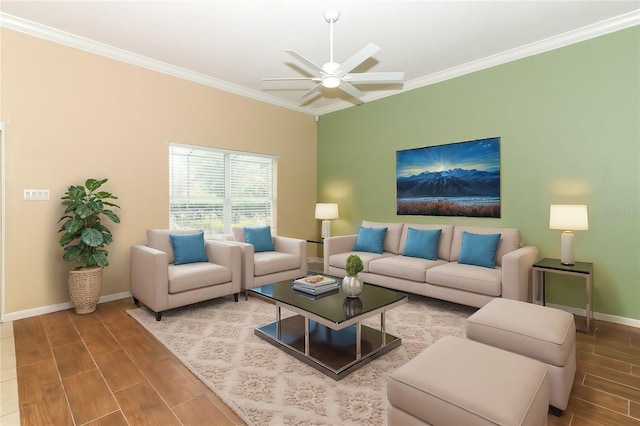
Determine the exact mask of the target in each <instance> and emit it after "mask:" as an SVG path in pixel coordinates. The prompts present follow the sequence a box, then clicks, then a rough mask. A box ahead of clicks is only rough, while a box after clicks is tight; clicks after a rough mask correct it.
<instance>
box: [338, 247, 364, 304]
mask: <svg viewBox="0 0 640 426" xmlns="http://www.w3.org/2000/svg"><path fill="white" fill-rule="evenodd" d="M363 269H364V266H363V265H362V259H360V256H358V255H357V254H352V255H349V257H347V266H346V271H347V276H346V277H344V278H343V279H342V291H343V292H344V294H345V295H346V296H347V297H358V296H360V293H362V289H363V288H364V282H363V281H362V278H360V275H358V273H360V271H362V270H363Z"/></svg>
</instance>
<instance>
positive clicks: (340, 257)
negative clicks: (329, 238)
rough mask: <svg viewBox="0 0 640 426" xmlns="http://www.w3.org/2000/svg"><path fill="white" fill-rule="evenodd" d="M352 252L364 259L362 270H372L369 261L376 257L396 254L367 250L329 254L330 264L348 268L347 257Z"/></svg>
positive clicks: (335, 266) (380, 257)
mask: <svg viewBox="0 0 640 426" xmlns="http://www.w3.org/2000/svg"><path fill="white" fill-rule="evenodd" d="M352 254H357V255H358V256H360V259H361V260H362V266H363V267H364V269H363V270H362V272H370V269H369V263H370V262H371V261H373V260H375V259H382V258H385V257H392V256H394V255H393V254H391V253H382V254H378V253H370V252H366V251H361V252H357V253H354V252H345V253H337V254H333V255H331V256H329V265H330V266H333V267H334V268H340V269H347V258H348V257H349V256H350V255H352Z"/></svg>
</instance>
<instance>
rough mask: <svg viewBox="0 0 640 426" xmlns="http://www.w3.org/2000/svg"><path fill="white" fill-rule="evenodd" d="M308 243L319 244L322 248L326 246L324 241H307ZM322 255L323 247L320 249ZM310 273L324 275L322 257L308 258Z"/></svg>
mask: <svg viewBox="0 0 640 426" xmlns="http://www.w3.org/2000/svg"><path fill="white" fill-rule="evenodd" d="M307 242H308V243H311V244H318V245H320V246H322V245H323V244H324V239H321V240H307ZM320 254H322V247H320ZM307 263H308V265H309V272H312V273H315V274H322V273H324V261H323V259H322V257H309V258H308V262H307Z"/></svg>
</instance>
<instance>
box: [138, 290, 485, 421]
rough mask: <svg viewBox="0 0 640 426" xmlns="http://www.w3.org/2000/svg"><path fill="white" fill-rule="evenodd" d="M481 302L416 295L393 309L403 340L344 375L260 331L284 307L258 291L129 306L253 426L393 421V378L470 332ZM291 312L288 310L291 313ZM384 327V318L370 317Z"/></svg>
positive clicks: (394, 327) (389, 318) (392, 329)
mask: <svg viewBox="0 0 640 426" xmlns="http://www.w3.org/2000/svg"><path fill="white" fill-rule="evenodd" d="M474 311H475V309H474V308H470V307H466V306H460V305H456V304H452V303H447V302H442V301H438V300H433V299H429V298H425V297H421V296H413V295H412V296H410V297H409V302H408V303H406V304H404V305H401V306H399V307H397V308H394V309H392V310H390V311H389V312H387V315H386V328H387V332H388V333H391V334H393V335H395V336H399V337H401V338H402V345H401V346H400V347H398V348H396V349H394V350H392V351H391V352H389V353H387V354H385V355H383V356H381V357H380V358H378V359H376V360H374V361H372V362H370V363H369V364H367V365H366V366H364V367H362V368H361V369H359V370H356V371H355V372H353V373H351V374H350V375H348V376H346V377H345V378H343V379H342V380H340V381H337V382H336V381H334V380H333V379H331V378H329V377H327V376H325V375H324V374H322V373H320V372H318V371H317V370H315V369H314V368H313V367H310V366H308V365H307V364H305V363H303V362H301V361H298V360H297V359H295V358H294V357H292V356H290V355H288V354H287V353H285V352H284V351H282V350H280V349H277V348H276V347H274V346H273V345H271V344H269V343H267V342H265V341H264V340H262V339H260V338H258V337H257V336H255V335H254V332H253V330H254V327H256V326H258V325H262V324H265V323H268V322H271V321H274V320H275V316H276V308H275V306H274V305H272V304H269V303H268V302H265V301H262V300H259V299H257V298H253V297H250V298H249V300H248V301H245V300H243V298H242V297H241V298H240V301H239V302H238V303H236V302H233V300H232V299H230V298H222V299H216V300H211V301H208V302H204V303H199V304H196V305H191V306H188V307H185V308H180V309H174V310H171V311H168V312H165V313H164V314H163V316H162V321H161V322H158V321H156V320H155V315H154V314H153V313H152V312H151V311H149V310H148V309H146V308H139V309H134V310H131V311H129V314H130V315H131V316H133V317H134V318H135V319H136V320H137V321H138V322H140V324H142V325H143V326H144V327H145V328H146V329H147V330H149V331H150V332H151V333H152V334H153V335H154V336H155V337H156V338H157V339H158V340H160V341H161V342H162V343H163V344H164V345H165V346H166V347H167V348H168V349H169V350H171V352H173V353H174V354H175V355H176V356H177V357H178V358H179V359H180V360H181V361H182V362H183V363H184V364H185V365H186V366H187V367H188V368H189V369H190V370H191V371H193V372H194V374H196V375H197V376H198V377H199V378H200V379H201V380H202V381H203V382H204V383H205V384H206V385H207V386H208V387H209V388H211V389H212V390H213V391H214V392H215V393H216V394H217V395H218V396H219V397H220V398H221V399H222V400H223V401H225V403H227V405H229V406H230V407H231V408H232V409H233V410H234V411H235V412H236V413H237V414H238V415H239V416H240V417H241V418H242V419H243V420H244V421H245V422H246V423H247V424H249V425H371V426H372V425H386V424H387V407H388V401H387V377H388V376H389V374H391V373H392V372H393V371H394V370H396V369H397V368H398V367H400V366H402V365H403V364H405V363H406V362H407V361H409V360H410V359H411V358H413V357H415V356H416V355H417V354H419V353H420V352H422V351H423V350H424V349H425V348H426V347H427V346H429V345H431V344H432V343H433V342H435V341H437V340H438V339H440V338H441V337H443V336H446V335H455V336H464V320H465V319H466V318H467V317H468V316H469V315H471V314H472V313H473V312H474ZM285 312H286V311H285V310H283V316H286V314H285ZM363 323H364V324H367V325H369V326H371V327H376V328H379V323H380V320H379V316H376V317H375V318H372V319H370V320H367V321H364V322H363Z"/></svg>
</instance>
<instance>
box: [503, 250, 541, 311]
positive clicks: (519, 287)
mask: <svg viewBox="0 0 640 426" xmlns="http://www.w3.org/2000/svg"><path fill="white" fill-rule="evenodd" d="M537 260H538V249H537V248H536V247H533V246H526V247H520V248H519V249H517V250H514V251H512V252H509V253H507V254H505V255H504V256H502V297H504V298H506V299H514V300H521V301H523V302H529V301H531V278H532V272H531V271H532V266H533V264H534V263H536V261H537Z"/></svg>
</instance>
